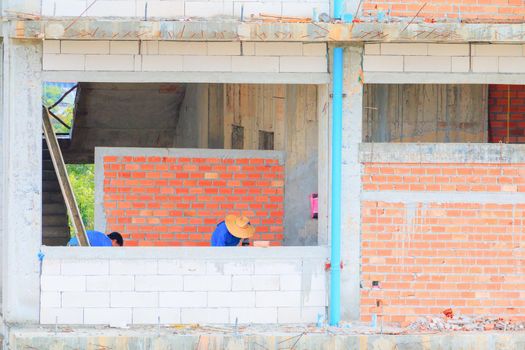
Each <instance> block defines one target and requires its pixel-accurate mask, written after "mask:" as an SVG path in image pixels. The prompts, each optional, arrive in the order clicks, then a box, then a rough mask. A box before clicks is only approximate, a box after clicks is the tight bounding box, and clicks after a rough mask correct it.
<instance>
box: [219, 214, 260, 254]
mask: <svg viewBox="0 0 525 350" xmlns="http://www.w3.org/2000/svg"><path fill="white" fill-rule="evenodd" d="M254 233H255V227H253V226H252V225H250V219H248V218H247V217H246V216H236V215H227V216H226V218H225V219H224V221H221V222H220V223H219V224H218V225H217V227H216V228H215V231H213V234H212V236H211V245H212V247H233V246H237V245H239V242H240V241H241V239H242V240H243V243H242V245H247V244H245V242H246V243H247V240H248V238H250V237H252V236H253V234H254Z"/></svg>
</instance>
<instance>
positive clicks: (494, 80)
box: [364, 72, 525, 85]
mask: <svg viewBox="0 0 525 350" xmlns="http://www.w3.org/2000/svg"><path fill="white" fill-rule="evenodd" d="M364 77H365V82H366V83H367V84H513V85H522V84H523V82H525V74H520V73H512V74H508V73H411V72H401V73H390V72H365V73H364Z"/></svg>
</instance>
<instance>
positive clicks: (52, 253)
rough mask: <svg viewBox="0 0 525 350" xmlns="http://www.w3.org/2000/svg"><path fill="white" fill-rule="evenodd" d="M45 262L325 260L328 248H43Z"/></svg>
mask: <svg viewBox="0 0 525 350" xmlns="http://www.w3.org/2000/svg"><path fill="white" fill-rule="evenodd" d="M42 252H43V253H44V254H45V259H81V260H91V259H130V260H133V259H140V260H147V259H198V260H203V259H204V260H229V261H234V260H236V259H257V260H265V259H272V260H275V259H278V260H296V259H300V258H318V259H326V258H327V257H328V247H326V246H309V247H269V248H256V247H249V248H246V247H245V248H239V247H221V248H217V247H123V248H105V247H42Z"/></svg>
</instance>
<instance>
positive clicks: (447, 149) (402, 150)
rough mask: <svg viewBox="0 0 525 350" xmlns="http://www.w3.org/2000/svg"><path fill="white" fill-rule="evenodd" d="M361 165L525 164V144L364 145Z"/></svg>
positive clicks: (361, 153) (360, 155) (360, 158)
mask: <svg viewBox="0 0 525 350" xmlns="http://www.w3.org/2000/svg"><path fill="white" fill-rule="evenodd" d="M359 161H360V162H361V163H482V164H486V163H495V164H513V163H525V145H523V144H503V143H362V144H360V146H359Z"/></svg>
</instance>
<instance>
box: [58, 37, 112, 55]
mask: <svg viewBox="0 0 525 350" xmlns="http://www.w3.org/2000/svg"><path fill="white" fill-rule="evenodd" d="M60 52H61V53H63V54H93V55H108V54H109V41H106V40H100V41H99V40H62V41H61V48H60Z"/></svg>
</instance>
